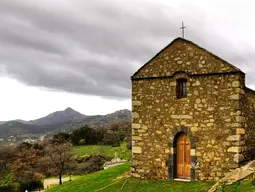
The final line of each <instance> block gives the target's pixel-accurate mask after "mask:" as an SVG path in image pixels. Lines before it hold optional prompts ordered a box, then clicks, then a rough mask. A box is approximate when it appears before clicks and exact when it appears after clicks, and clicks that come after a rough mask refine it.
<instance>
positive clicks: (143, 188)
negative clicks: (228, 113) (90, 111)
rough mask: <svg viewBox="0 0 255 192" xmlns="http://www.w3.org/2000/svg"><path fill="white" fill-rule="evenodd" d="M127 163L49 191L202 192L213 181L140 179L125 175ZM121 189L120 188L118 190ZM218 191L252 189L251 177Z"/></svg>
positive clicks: (127, 167)
mask: <svg viewBox="0 0 255 192" xmlns="http://www.w3.org/2000/svg"><path fill="white" fill-rule="evenodd" d="M129 166H130V165H129V164H128V163H126V164H124V165H120V166H116V167H112V168H109V169H107V170H102V171H99V172H96V173H92V174H89V175H86V176H82V177H79V178H77V179H75V180H73V181H70V182H66V183H64V184H63V185H62V186H56V187H54V188H52V189H50V190H48V191H49V192H60V191H62V192H82V191H84V192H85V191H86V192H92V191H93V192H94V191H95V192H97V191H98V192H106V191H110V192H117V191H121V192H132V191H133V192H155V191H160V192H186V191H187V192H195V191H196V192H202V191H208V190H209V189H210V187H211V186H212V185H213V184H214V182H173V181H155V180H142V179H137V178H133V177H130V178H128V177H126V176H127V173H128V172H129ZM120 189H121V190H120ZM220 191H229V192H230V191H245V192H249V191H251V192H252V191H254V188H253V186H252V185H251V177H250V178H248V179H246V180H244V181H241V182H238V183H235V184H233V185H232V186H228V187H224V188H223V189H221V190H220Z"/></svg>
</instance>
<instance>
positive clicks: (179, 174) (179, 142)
mask: <svg viewBox="0 0 255 192" xmlns="http://www.w3.org/2000/svg"><path fill="white" fill-rule="evenodd" d="M175 142H176V143H175V144H176V162H175V169H176V172H175V173H176V174H175V178H178V179H188V180H190V164H191V158H190V140H189V137H188V135H187V134H186V133H184V132H180V133H178V134H177V135H176V138H175Z"/></svg>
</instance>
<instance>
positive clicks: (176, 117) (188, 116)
mask: <svg viewBox="0 0 255 192" xmlns="http://www.w3.org/2000/svg"><path fill="white" fill-rule="evenodd" d="M171 117H172V118H173V119H192V118H193V117H192V116H191V115H171Z"/></svg>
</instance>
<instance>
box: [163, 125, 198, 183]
mask: <svg viewBox="0 0 255 192" xmlns="http://www.w3.org/2000/svg"><path fill="white" fill-rule="evenodd" d="M181 132H183V133H185V134H186V135H187V136H188V137H189V140H190V155H191V168H190V177H191V181H194V180H195V178H196V177H195V170H196V167H197V158H196V156H195V152H196V142H197V140H198V139H197V138H196V137H194V136H193V134H192V132H191V131H190V130H189V129H188V128H187V127H184V126H181V127H177V128H174V129H173V131H172V136H171V137H170V138H169V139H170V140H169V147H170V154H169V158H168V163H167V165H168V178H169V180H173V179H174V178H175V175H176V169H175V161H176V153H175V150H176V144H175V138H176V136H177V135H178V133H181Z"/></svg>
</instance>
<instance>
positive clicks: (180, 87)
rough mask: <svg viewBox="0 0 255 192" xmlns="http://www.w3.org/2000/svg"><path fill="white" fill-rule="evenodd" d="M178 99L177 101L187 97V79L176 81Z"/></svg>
mask: <svg viewBox="0 0 255 192" xmlns="http://www.w3.org/2000/svg"><path fill="white" fill-rule="evenodd" d="M176 97H177V99H181V98H184V97H187V79H177V80H176Z"/></svg>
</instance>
